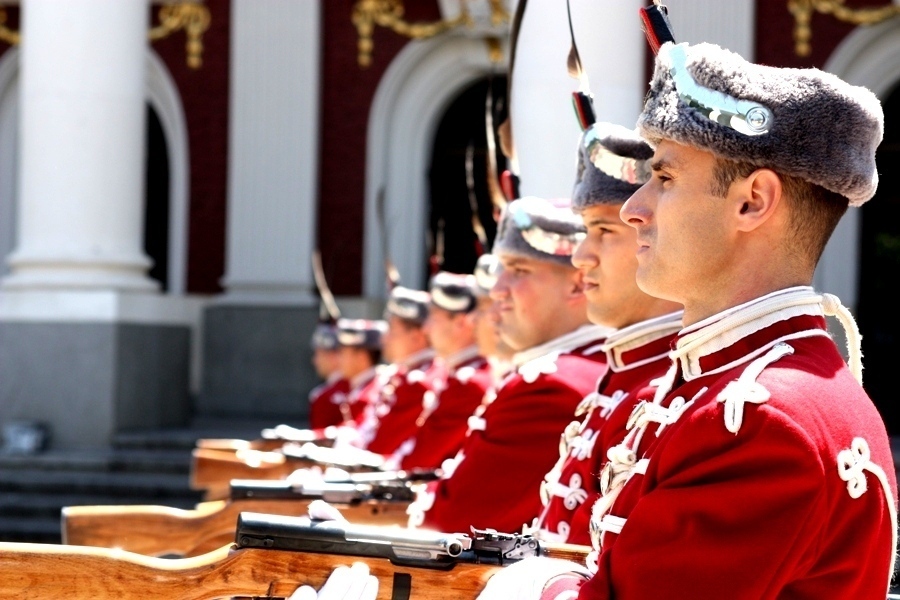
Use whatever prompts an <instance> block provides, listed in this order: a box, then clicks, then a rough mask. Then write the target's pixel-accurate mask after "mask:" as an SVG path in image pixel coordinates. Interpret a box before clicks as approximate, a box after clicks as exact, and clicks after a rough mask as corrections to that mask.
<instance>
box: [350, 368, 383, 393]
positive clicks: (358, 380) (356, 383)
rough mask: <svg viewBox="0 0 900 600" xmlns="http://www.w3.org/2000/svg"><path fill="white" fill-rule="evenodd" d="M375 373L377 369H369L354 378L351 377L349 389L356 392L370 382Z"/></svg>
mask: <svg viewBox="0 0 900 600" xmlns="http://www.w3.org/2000/svg"><path fill="white" fill-rule="evenodd" d="M377 372H378V371H377V367H371V368H369V369H366V370H365V371H363V372H362V373H360V374H358V375H356V376H355V377H353V378H352V379H351V380H350V389H351V390H356V389H359V388H361V387H363V386H364V385H366V384H367V383H369V382H370V381H372V379H374V378H375V375H376V374H377Z"/></svg>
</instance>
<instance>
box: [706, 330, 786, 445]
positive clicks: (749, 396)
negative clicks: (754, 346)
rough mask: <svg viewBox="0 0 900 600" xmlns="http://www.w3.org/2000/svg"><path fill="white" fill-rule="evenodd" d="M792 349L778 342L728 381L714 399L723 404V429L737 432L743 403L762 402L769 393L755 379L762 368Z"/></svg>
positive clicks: (741, 419) (741, 416)
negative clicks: (739, 374)
mask: <svg viewBox="0 0 900 600" xmlns="http://www.w3.org/2000/svg"><path fill="white" fill-rule="evenodd" d="M793 353H794V349H793V348H792V347H791V346H790V345H788V344H784V343H782V344H778V345H776V346H775V347H774V348H772V349H771V350H769V351H768V352H767V353H765V354H764V355H762V356H761V357H759V358H757V359H756V360H754V361H753V362H752V363H750V365H748V366H747V368H746V369H744V371H743V373H741V376H740V377H738V378H737V379H735V380H734V381H730V382H729V383H728V385H726V386H725V389H723V390H722V391H721V392H719V395H718V396H717V397H716V400H718V401H719V402H721V403H723V404H724V405H725V429H727V430H728V431H730V432H731V433H734V434H737V432H738V431H740V429H741V424H742V423H743V422H744V404H746V403H747V402H750V403H751V404H763V403H764V402H767V401H768V400H769V397H770V396H771V394H770V393H769V390H767V389H766V388H765V387H763V385H762V384H761V383H758V382H757V381H756V379H757V378H758V377H759V376H760V374H761V373H762V372H763V370H764V369H765V368H766V367H768V366H769V365H770V364H772V363H773V362H775V361H777V360H778V359H780V358H782V357H784V356H787V355H788V354H793Z"/></svg>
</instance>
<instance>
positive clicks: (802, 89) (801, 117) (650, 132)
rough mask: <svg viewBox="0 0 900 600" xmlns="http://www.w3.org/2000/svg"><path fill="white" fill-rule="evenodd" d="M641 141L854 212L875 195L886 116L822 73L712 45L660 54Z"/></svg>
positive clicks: (863, 94) (671, 47) (871, 98)
mask: <svg viewBox="0 0 900 600" xmlns="http://www.w3.org/2000/svg"><path fill="white" fill-rule="evenodd" d="M638 128H639V129H640V131H641V134H642V135H643V136H644V137H645V138H646V139H647V140H649V141H650V143H651V144H653V145H656V144H658V143H659V141H660V140H661V139H663V138H665V139H669V140H673V141H675V142H678V143H680V144H684V145H688V146H693V147H696V148H700V149H702V150H706V151H708V152H711V153H713V154H715V155H717V156H721V157H724V158H728V159H731V160H737V161H743V162H749V163H751V164H754V165H757V166H759V167H766V168H770V169H772V170H774V171H777V172H779V173H783V174H785V175H791V176H794V177H798V178H800V179H804V180H806V181H809V182H811V183H814V184H817V185H820V186H822V187H824V188H825V189H827V190H830V191H832V192H835V193H837V194H840V195H842V196H844V197H846V198H847V199H848V200H849V203H850V205H851V206H859V205H860V204H862V203H864V202H865V201H867V200H869V199H870V198H871V197H872V196H873V195H874V194H875V189H876V188H877V186H878V173H877V172H876V170H875V149H876V148H877V147H878V144H879V143H881V138H882V135H883V133H884V113H883V111H882V109H881V104H880V103H879V101H878V98H876V97H875V95H874V94H873V93H872V92H870V91H869V90H867V89H865V88H862V87H857V86H852V85H850V84H848V83H846V82H845V81H842V80H841V79H839V78H838V77H836V76H835V75H832V74H830V73H825V72H823V71H819V70H818V69H783V68H775V67H768V66H762V65H756V64H753V63H749V62H747V61H746V60H744V59H743V58H741V57H740V56H738V55H737V54H734V53H733V52H729V51H728V50H723V49H722V48H720V47H719V46H715V45H713V44H697V45H694V46H692V45H688V44H678V45H675V44H672V43H667V44H664V45H663V46H662V47H661V48H660V50H659V54H658V55H657V57H656V66H655V70H654V74H653V80H652V81H651V82H650V93H649V94H648V96H647V101H646V103H645V105H644V111H643V113H641V116H640V117H639V118H638Z"/></svg>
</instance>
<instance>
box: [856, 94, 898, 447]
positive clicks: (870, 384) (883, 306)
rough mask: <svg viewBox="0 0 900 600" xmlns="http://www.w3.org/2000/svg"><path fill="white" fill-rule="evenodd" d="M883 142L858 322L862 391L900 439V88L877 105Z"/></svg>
mask: <svg viewBox="0 0 900 600" xmlns="http://www.w3.org/2000/svg"><path fill="white" fill-rule="evenodd" d="M882 105H883V106H884V112H885V114H886V115H890V116H893V117H894V118H886V119H885V135H884V141H883V142H882V143H881V146H879V147H878V155H877V163H878V173H879V176H880V181H879V182H878V193H877V194H876V195H875V197H874V198H873V199H872V200H871V201H869V202H868V203H866V204H865V205H864V206H863V209H862V226H861V229H860V231H861V235H860V244H859V253H860V258H861V264H860V270H859V273H860V277H859V310H858V315H859V316H858V318H857V320H858V322H859V328H860V331H861V333H862V336H863V350H864V352H865V358H864V361H863V364H864V365H865V372H864V377H863V382H864V386H865V388H866V391H867V392H868V393H869V395H870V396H871V397H872V400H873V401H874V402H875V405H876V406H877V407H878V410H879V411H880V412H881V415H882V417H883V418H884V421H885V424H886V425H887V428H888V432H889V433H891V434H894V435H896V434H900V406H898V405H897V401H896V395H897V388H896V379H895V376H896V375H895V369H896V368H897V356H898V355H900V313H898V312H897V301H896V297H895V296H894V294H893V291H894V289H895V288H894V286H895V285H896V283H897V282H896V280H897V274H898V273H900V174H898V173H897V169H896V166H897V164H900V88H895V89H894V91H893V92H892V93H891V94H890V95H889V96H887V97H886V98H885V99H884V100H883V101H882Z"/></svg>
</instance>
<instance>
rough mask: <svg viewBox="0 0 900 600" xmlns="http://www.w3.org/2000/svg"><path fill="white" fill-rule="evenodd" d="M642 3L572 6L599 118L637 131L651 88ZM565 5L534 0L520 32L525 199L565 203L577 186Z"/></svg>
mask: <svg viewBox="0 0 900 600" xmlns="http://www.w3.org/2000/svg"><path fill="white" fill-rule="evenodd" d="M643 4H644V3H643V2H641V1H639V0H571V6H572V20H573V25H574V30H575V40H576V42H577V44H578V50H579V54H580V56H581V62H582V66H583V67H584V69H585V71H586V72H587V74H588V78H589V81H590V87H591V91H592V92H593V95H594V98H595V100H594V107H595V110H596V112H597V118H598V119H599V120H602V121H612V122H615V123H619V124H621V125H624V126H626V127H630V126H633V125H634V123H635V121H636V119H637V116H638V114H639V112H640V108H641V100H642V98H643V95H644V92H645V89H646V86H647V82H646V77H645V74H644V62H643V61H644V55H645V49H644V47H645V45H646V42H644V38H643V34H642V33H641V27H640V21H639V19H638V8H639V7H640V6H642V5H643ZM570 45H571V37H570V35H569V22H568V18H567V15H566V3H565V2H561V1H560V0H529V2H528V4H527V5H526V9H525V15H524V18H523V20H522V25H521V28H520V30H519V38H518V42H517V47H516V57H515V65H514V67H513V74H512V98H511V99H510V111H511V113H512V117H511V122H512V128H513V139H514V143H515V147H516V158H517V163H518V170H519V175H520V177H521V193H522V194H523V195H534V196H542V197H546V198H563V197H567V196H568V195H569V194H571V192H572V186H573V184H574V181H575V173H576V171H575V165H576V149H577V144H578V139H579V136H580V133H581V131H580V129H579V127H578V122H577V121H576V118H575V113H574V110H573V108H572V92H573V91H575V90H577V89H578V81H577V80H575V79H573V78H572V77H571V76H569V74H568V72H567V70H566V58H567V56H568V53H569V47H570Z"/></svg>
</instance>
